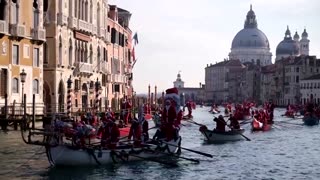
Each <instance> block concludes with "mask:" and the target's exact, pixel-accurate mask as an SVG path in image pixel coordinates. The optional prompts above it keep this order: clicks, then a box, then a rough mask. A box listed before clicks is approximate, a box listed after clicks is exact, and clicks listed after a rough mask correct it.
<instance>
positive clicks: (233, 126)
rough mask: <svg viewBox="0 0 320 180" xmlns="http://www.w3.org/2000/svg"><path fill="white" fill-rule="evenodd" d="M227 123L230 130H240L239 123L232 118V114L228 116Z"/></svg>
mask: <svg viewBox="0 0 320 180" xmlns="http://www.w3.org/2000/svg"><path fill="white" fill-rule="evenodd" d="M229 121H230V128H231V130H233V129H235V130H239V129H240V123H239V121H238V120H237V119H236V118H235V117H233V115H232V114H230V118H229Z"/></svg>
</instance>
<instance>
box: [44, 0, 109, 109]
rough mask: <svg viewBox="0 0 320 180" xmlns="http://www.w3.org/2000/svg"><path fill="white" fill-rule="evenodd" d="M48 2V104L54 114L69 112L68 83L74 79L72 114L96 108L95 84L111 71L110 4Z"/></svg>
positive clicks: (101, 1) (80, 0) (101, 0)
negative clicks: (108, 21) (108, 25)
mask: <svg viewBox="0 0 320 180" xmlns="http://www.w3.org/2000/svg"><path fill="white" fill-rule="evenodd" d="M48 2H49V1H46V3H45V4H44V8H43V10H44V13H45V14H46V15H47V18H46V19H45V22H44V23H45V27H46V32H47V36H46V39H47V42H46V43H45V44H44V50H45V51H44V60H43V68H44V94H45V97H44V102H45V104H46V105H47V109H48V110H50V111H53V112H56V111H65V109H66V98H67V80H68V78H71V82H72V85H71V92H72V105H73V106H72V108H73V109H72V111H75V110H77V109H79V108H82V109H83V108H90V107H93V106H94V102H95V97H96V95H95V94H96V92H95V87H94V84H95V81H97V80H98V81H99V82H100V83H101V80H102V73H103V72H104V71H105V70H106V69H107V68H108V50H107V45H108V43H110V40H109V39H108V36H107V31H106V29H107V19H106V18H105V17H107V14H108V4H107V1H105V0H90V1H84V0H72V1H71V0H70V1H65V0H59V1H55V2H56V3H54V2H53V3H52V2H51V3H48ZM104 87H105V83H101V88H102V89H103V88H104ZM100 91H101V89H100ZM103 103H104V102H100V105H103Z"/></svg>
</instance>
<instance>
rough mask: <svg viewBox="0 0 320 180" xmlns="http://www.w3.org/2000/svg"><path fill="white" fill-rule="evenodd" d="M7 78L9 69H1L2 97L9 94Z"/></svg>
mask: <svg viewBox="0 0 320 180" xmlns="http://www.w3.org/2000/svg"><path fill="white" fill-rule="evenodd" d="M7 78H8V71H7V69H0V97H4V95H5V94H7V89H8V88H7V86H8V85H7V84H8V83H7Z"/></svg>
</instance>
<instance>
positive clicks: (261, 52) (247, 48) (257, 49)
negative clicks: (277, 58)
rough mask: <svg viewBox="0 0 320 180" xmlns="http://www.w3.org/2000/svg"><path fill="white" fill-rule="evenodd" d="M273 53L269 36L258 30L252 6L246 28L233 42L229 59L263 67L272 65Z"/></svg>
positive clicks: (245, 24) (247, 17)
mask: <svg viewBox="0 0 320 180" xmlns="http://www.w3.org/2000/svg"><path fill="white" fill-rule="evenodd" d="M271 58H272V53H271V52H270V44H269V41H268V38H267V36H266V35H265V34H264V33H263V32H262V31H261V30H260V29H258V23H257V19H256V15H255V13H254V11H253V10H252V6H250V10H249V12H248V13H247V16H246V20H245V23H244V28H243V29H242V30H241V31H239V32H238V33H237V34H236V36H235V37H234V38H233V40H232V45H231V52H230V53H229V59H238V60H240V62H241V63H245V62H253V63H254V64H260V65H261V66H265V65H269V64H271Z"/></svg>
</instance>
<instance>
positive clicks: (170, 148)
mask: <svg viewBox="0 0 320 180" xmlns="http://www.w3.org/2000/svg"><path fill="white" fill-rule="evenodd" d="M158 142H159V143H158ZM180 144H181V137H179V138H178V139H177V140H171V141H169V142H164V141H155V142H153V143H152V142H151V143H150V144H145V145H142V146H141V147H133V146H132V145H128V144H124V145H119V146H117V148H116V149H101V148H94V147H90V146H88V147H85V148H77V147H74V146H72V145H71V144H67V143H63V144H59V145H57V146H49V147H46V153H47V157H48V160H49V163H50V164H51V165H54V166H95V165H108V164H113V163H124V162H129V161H137V160H148V159H154V158H158V157H162V156H165V155H167V154H177V153H178V151H179V146H180Z"/></svg>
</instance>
